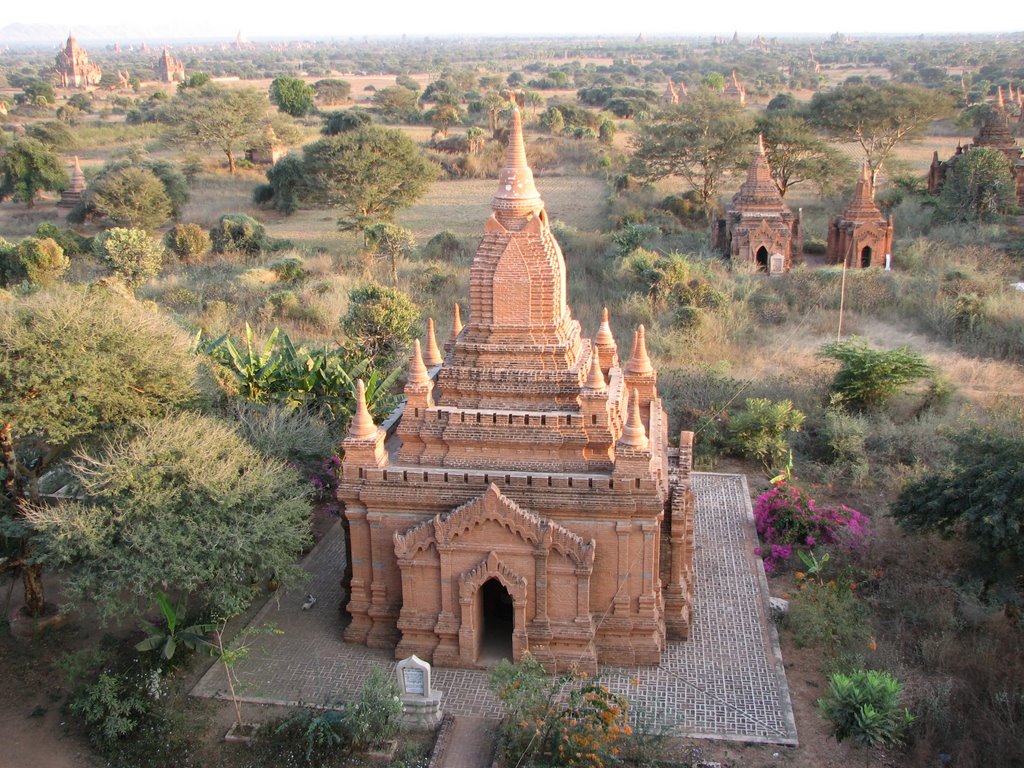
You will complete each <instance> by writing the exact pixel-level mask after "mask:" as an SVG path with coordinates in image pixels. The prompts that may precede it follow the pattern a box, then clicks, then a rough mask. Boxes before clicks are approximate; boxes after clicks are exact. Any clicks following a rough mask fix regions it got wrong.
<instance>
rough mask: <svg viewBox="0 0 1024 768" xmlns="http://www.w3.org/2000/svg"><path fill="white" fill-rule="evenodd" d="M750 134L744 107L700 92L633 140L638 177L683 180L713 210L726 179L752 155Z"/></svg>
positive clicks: (708, 91) (642, 127)
mask: <svg viewBox="0 0 1024 768" xmlns="http://www.w3.org/2000/svg"><path fill="white" fill-rule="evenodd" d="M750 129H751V121H750V118H749V116H748V115H747V113H746V112H745V111H744V110H743V108H742V107H741V106H740V105H739V104H737V103H736V102H735V101H733V100H729V99H724V98H722V96H721V95H719V94H718V93H716V92H714V91H713V90H711V89H709V88H700V89H699V90H696V91H694V92H693V93H691V94H690V96H689V98H687V100H686V101H685V102H683V103H682V104H681V105H679V106H677V107H672V108H670V109H667V110H665V111H664V112H661V113H660V114H659V115H657V116H656V117H655V119H654V120H651V121H649V122H644V123H642V124H641V125H640V130H639V132H638V133H637V135H636V137H635V138H634V139H633V149H634V155H633V161H632V170H633V173H635V174H636V175H637V176H639V177H640V178H642V179H644V180H646V181H655V180H658V179H663V178H665V177H668V176H679V177H681V178H683V179H684V180H685V181H686V182H688V183H689V184H690V186H691V187H693V188H694V189H695V190H696V191H697V195H698V196H699V197H700V200H701V203H703V204H704V206H705V208H707V209H708V210H709V211H710V209H711V208H712V207H713V206H714V205H715V204H716V203H717V198H718V190H719V185H720V184H721V181H722V178H723V177H724V176H725V175H726V174H728V173H729V172H731V171H732V170H734V169H735V168H736V167H737V165H738V164H739V163H740V162H741V161H742V159H743V158H744V157H746V156H747V155H748V154H749V149H748V147H749V139H750Z"/></svg>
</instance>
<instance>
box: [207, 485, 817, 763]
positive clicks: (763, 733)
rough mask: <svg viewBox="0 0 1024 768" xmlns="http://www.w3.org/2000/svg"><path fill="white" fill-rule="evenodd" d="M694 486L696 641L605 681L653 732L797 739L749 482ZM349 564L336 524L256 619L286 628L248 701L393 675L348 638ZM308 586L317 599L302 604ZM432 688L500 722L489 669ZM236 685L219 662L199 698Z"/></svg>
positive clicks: (246, 676)
mask: <svg viewBox="0 0 1024 768" xmlns="http://www.w3.org/2000/svg"><path fill="white" fill-rule="evenodd" d="M693 485H694V492H695V494H696V498H697V514H696V520H695V526H696V531H695V540H696V552H695V570H696V578H697V584H696V604H695V608H694V624H693V627H692V629H691V636H690V639H689V640H686V641H671V642H669V643H668V648H667V649H666V651H665V653H664V654H663V657H662V662H661V664H660V666H658V667H634V668H628V669H627V668H612V667H603V668H602V669H601V681H602V682H603V683H604V684H605V685H607V686H608V688H610V689H611V690H612V691H614V692H615V693H622V694H625V695H627V696H628V697H629V699H630V704H631V706H632V717H633V719H634V723H635V724H638V725H640V726H641V727H645V728H648V729H650V730H651V731H654V732H658V731H662V730H664V731H666V732H668V733H671V734H673V735H678V736H695V737H703V738H716V739H734V740H740V741H747V742H767V743H774V744H793V745H795V744H796V738H797V736H796V724H795V722H794V720H793V710H792V707H791V705H790V700H789V689H788V687H787V685H786V677H785V672H784V671H783V666H782V656H781V654H780V652H779V643H778V636H777V634H776V632H775V627H774V625H773V624H772V623H771V621H770V619H769V618H768V611H767V601H768V585H767V582H766V581H765V577H764V571H763V570H762V569H761V567H760V561H759V560H758V559H757V558H756V557H754V555H753V549H754V547H755V546H756V544H755V538H754V526H753V514H752V512H751V506H750V495H749V493H748V490H747V484H746V479H745V478H744V477H743V476H741V475H720V474H710V473H695V474H694V475H693ZM343 559H344V547H343V545H342V538H341V528H340V525H335V527H334V528H333V529H332V530H331V531H330V532H329V533H328V534H327V535H326V536H325V537H324V538H323V539H322V540H321V541H320V543H319V544H318V545H317V546H316V548H314V550H313V551H312V552H311V553H310V554H309V556H308V557H307V558H306V561H305V563H304V566H305V568H306V569H307V570H309V571H310V573H311V581H310V583H309V585H308V586H307V587H306V590H305V591H303V592H302V593H288V594H283V595H280V596H279V597H278V598H277V599H272V600H271V601H270V602H269V603H267V605H266V606H265V607H264V608H263V609H262V610H261V611H260V612H259V613H258V614H257V616H256V618H255V619H254V621H253V623H254V624H256V625H261V624H267V623H271V624H275V625H276V626H277V627H278V628H279V629H282V630H284V633H283V634H280V635H263V636H259V637H257V638H256V640H255V641H254V642H253V644H252V647H253V651H252V653H251V654H250V656H249V658H248V659H246V660H245V661H244V662H242V663H241V664H240V665H239V667H238V669H237V672H238V675H239V678H240V679H241V681H242V698H244V699H245V700H246V701H252V702H259V703H272V704H286V705H294V704H298V703H303V704H310V705H318V706H329V705H330V704H331V703H333V702H339V701H345V700H350V699H352V698H354V697H355V696H356V694H357V693H358V691H359V688H360V687H361V686H362V683H363V681H364V680H365V679H366V676H367V674H368V673H369V671H370V668H371V667H372V666H374V665H377V666H380V667H383V668H385V669H387V670H388V671H392V670H393V667H394V663H395V660H394V658H393V654H391V653H389V652H385V651H380V650H373V649H369V648H365V647H363V646H360V645H350V644H347V643H344V642H342V640H341V629H340V628H341V624H340V618H339V601H340V598H341V595H340V587H339V584H338V579H339V576H340V573H341V564H342V562H343ZM307 592H308V593H311V594H312V595H314V596H315V597H316V598H317V602H316V604H315V605H314V606H313V608H311V609H310V610H308V611H303V610H302V603H303V602H304V601H305V599H306V594H307ZM433 687H434V688H436V689H438V690H441V691H443V692H444V697H445V698H444V707H445V711H446V712H450V713H451V714H453V715H456V716H457V717H461V716H468V717H483V718H499V717H501V714H502V712H501V705H500V703H499V702H498V701H497V700H496V699H495V698H494V696H493V695H492V694H491V692H490V690H489V689H488V687H487V673H486V672H485V671H482V670H465V669H442V668H435V670H434V676H433ZM225 688H226V686H225V681H224V675H223V671H222V670H221V669H219V668H218V667H212V668H211V669H210V671H209V672H207V674H206V675H205V676H204V677H203V678H202V680H200V682H199V683H198V685H196V687H195V688H194V689H193V691H192V694H193V695H194V696H206V697H224V695H225V693H224V691H225Z"/></svg>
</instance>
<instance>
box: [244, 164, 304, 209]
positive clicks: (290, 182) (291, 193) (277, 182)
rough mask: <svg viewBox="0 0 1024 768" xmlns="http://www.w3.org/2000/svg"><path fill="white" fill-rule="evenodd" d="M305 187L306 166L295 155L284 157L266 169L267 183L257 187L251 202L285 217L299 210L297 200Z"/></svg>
mask: <svg viewBox="0 0 1024 768" xmlns="http://www.w3.org/2000/svg"><path fill="white" fill-rule="evenodd" d="M305 186H306V166H305V164H304V163H303V162H302V159H301V158H299V157H297V156H295V155H285V156H284V157H282V158H281V159H280V160H278V161H277V162H276V163H274V164H273V165H272V166H270V168H268V169H267V183H266V184H260V185H259V186H257V187H256V188H255V189H254V190H253V193H252V197H253V202H255V203H258V204H260V205H271V206H273V208H274V209H275V210H278V211H281V213H284V214H285V215H291V214H293V213H295V212H296V211H297V210H299V200H300V198H301V196H302V191H303V190H304V189H305Z"/></svg>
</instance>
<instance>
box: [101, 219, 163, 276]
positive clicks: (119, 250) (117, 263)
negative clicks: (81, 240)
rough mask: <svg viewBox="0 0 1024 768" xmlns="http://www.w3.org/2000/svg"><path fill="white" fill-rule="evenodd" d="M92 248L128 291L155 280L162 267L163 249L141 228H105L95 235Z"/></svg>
mask: <svg viewBox="0 0 1024 768" xmlns="http://www.w3.org/2000/svg"><path fill="white" fill-rule="evenodd" d="M92 247H93V251H94V252H95V253H96V255H97V256H98V257H99V258H101V259H103V261H105V262H106V264H107V266H109V267H110V268H111V269H112V270H113V271H114V274H115V275H117V276H118V277H119V278H121V280H123V281H124V284H125V285H127V286H128V287H129V288H137V287H138V286H140V285H142V284H143V283H145V282H146V281H147V280H149V279H150V278H153V277H156V276H157V275H158V274H160V268H161V267H162V266H163V253H164V249H163V246H162V245H160V243H159V242H157V241H156V240H154V239H152V238H151V237H150V236H149V235H147V234H146V233H145V232H144V231H143V230H141V229H125V228H121V227H115V228H114V229H108V230H107V231H106V232H103V233H101V234H99V235H97V236H96V239H95V240H94V241H93V245H92Z"/></svg>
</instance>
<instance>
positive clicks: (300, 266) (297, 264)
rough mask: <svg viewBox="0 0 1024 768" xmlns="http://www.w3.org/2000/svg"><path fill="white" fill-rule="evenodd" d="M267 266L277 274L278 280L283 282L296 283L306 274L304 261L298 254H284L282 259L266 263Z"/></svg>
mask: <svg viewBox="0 0 1024 768" xmlns="http://www.w3.org/2000/svg"><path fill="white" fill-rule="evenodd" d="M267 268H268V269H269V270H270V271H271V272H273V273H274V274H275V275H277V279H278V280H280V281H282V282H285V283H297V282H298V281H300V280H302V279H304V278H305V277H306V275H307V274H308V273H307V272H306V265H305V262H303V260H302V259H301V258H299V257H298V256H286V257H284V258H282V259H277V260H276V261H272V262H271V263H270V264H268V265H267Z"/></svg>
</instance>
